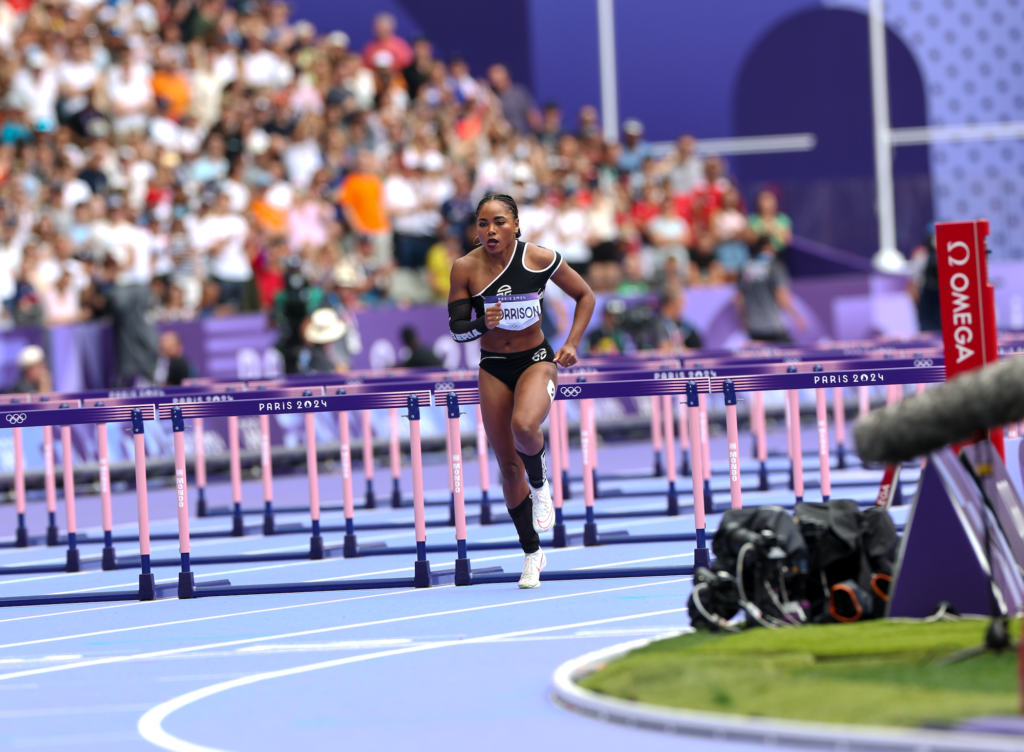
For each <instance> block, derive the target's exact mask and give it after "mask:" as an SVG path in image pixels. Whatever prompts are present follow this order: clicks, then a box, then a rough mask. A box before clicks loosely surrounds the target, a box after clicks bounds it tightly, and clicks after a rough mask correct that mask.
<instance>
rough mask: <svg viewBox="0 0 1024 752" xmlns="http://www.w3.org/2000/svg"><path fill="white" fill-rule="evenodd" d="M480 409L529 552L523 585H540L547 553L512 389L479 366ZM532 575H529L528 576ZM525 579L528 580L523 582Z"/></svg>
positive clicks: (508, 500) (503, 485)
mask: <svg viewBox="0 0 1024 752" xmlns="http://www.w3.org/2000/svg"><path fill="white" fill-rule="evenodd" d="M479 388H480V409H481V411H482V412H483V423H484V429H485V430H486V431H487V441H488V442H489V443H490V445H491V448H492V449H493V450H494V454H495V455H496V456H497V457H498V467H499V468H500V470H501V490H502V493H503V494H504V496H505V506H507V507H508V513H509V516H510V517H511V518H512V522H513V523H515V526H516V533H517V534H518V535H519V544H520V545H521V546H522V547H523V553H525V554H526V566H525V567H524V568H523V579H522V580H520V582H519V584H520V587H537V584H538V582H539V575H540V570H541V569H542V568H543V567H544V564H545V562H544V553H543V552H542V551H541V550H540V536H538V535H537V531H536V530H534V529H533V502H532V501H531V499H530V486H529V484H528V483H527V482H526V472H525V468H524V467H523V461H522V460H521V459H520V458H519V454H518V452H516V445H515V439H514V438H513V437H512V406H513V396H514V395H513V392H512V390H511V389H510V388H509V387H508V386H507V385H506V384H505V383H504V382H503V381H501V379H498V378H496V377H495V376H492V375H491V374H489V373H487V371H485V370H483V369H482V368H481V369H480V378H479ZM527 575H529V576H527ZM524 582H525V584H524Z"/></svg>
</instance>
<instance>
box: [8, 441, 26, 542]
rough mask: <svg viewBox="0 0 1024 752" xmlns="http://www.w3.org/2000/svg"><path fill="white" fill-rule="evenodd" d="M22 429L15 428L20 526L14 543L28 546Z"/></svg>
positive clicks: (15, 489)
mask: <svg viewBox="0 0 1024 752" xmlns="http://www.w3.org/2000/svg"><path fill="white" fill-rule="evenodd" d="M21 431H22V429H20V428H14V429H12V433H13V434H14V505H15V508H16V510H17V513H18V527H17V528H16V529H15V531H14V536H15V538H14V545H15V546H17V547H18V548H25V547H26V546H28V528H27V527H25V443H24V438H23V437H22V435H21Z"/></svg>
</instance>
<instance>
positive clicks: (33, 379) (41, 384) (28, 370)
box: [6, 345, 53, 394]
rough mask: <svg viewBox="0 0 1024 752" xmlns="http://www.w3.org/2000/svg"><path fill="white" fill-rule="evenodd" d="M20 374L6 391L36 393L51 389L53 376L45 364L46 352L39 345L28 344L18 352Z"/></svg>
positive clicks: (50, 390)
mask: <svg viewBox="0 0 1024 752" xmlns="http://www.w3.org/2000/svg"><path fill="white" fill-rule="evenodd" d="M18 369H19V370H20V371H21V375H20V376H19V377H18V380H17V381H16V382H14V384H12V385H11V386H10V388H8V389H7V390H6V391H8V392H12V393H14V394H37V393H40V392H52V391H53V377H52V376H51V375H50V369H49V368H48V367H47V365H46V353H45V352H43V348H41V347H40V346H39V345H28V346H26V347H23V348H22V349H21V352H19V353H18Z"/></svg>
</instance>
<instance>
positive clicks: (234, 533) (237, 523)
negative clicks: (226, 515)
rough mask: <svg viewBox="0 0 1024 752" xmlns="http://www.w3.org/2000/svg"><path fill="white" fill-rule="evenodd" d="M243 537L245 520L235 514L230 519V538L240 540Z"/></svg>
mask: <svg viewBox="0 0 1024 752" xmlns="http://www.w3.org/2000/svg"><path fill="white" fill-rule="evenodd" d="M243 535H245V520H244V519H243V518H242V515H240V514H236V515H234V516H233V517H232V518H231V537H232V538H241V537H242V536H243Z"/></svg>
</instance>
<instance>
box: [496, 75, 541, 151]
mask: <svg viewBox="0 0 1024 752" xmlns="http://www.w3.org/2000/svg"><path fill="white" fill-rule="evenodd" d="M487 80H488V81H490V84H491V89H492V90H493V91H494V94H495V95H496V96H497V97H498V101H499V102H501V111H502V113H503V114H504V115H505V119H506V120H508V122H509V125H511V126H512V129H513V130H514V131H515V132H516V133H522V134H526V133H530V132H532V131H539V130H540V129H541V126H542V124H543V123H542V120H541V115H540V112H538V111H537V106H536V105H535V104H534V101H533V95H532V94H530V90H529V89H527V88H526V87H525V86H523V84H517V83H515V82H513V81H512V76H510V75H509V72H508V68H506V67H505V66H504V65H503V64H501V63H495V64H494V65H492V66H491V67H490V68H488V69H487Z"/></svg>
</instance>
